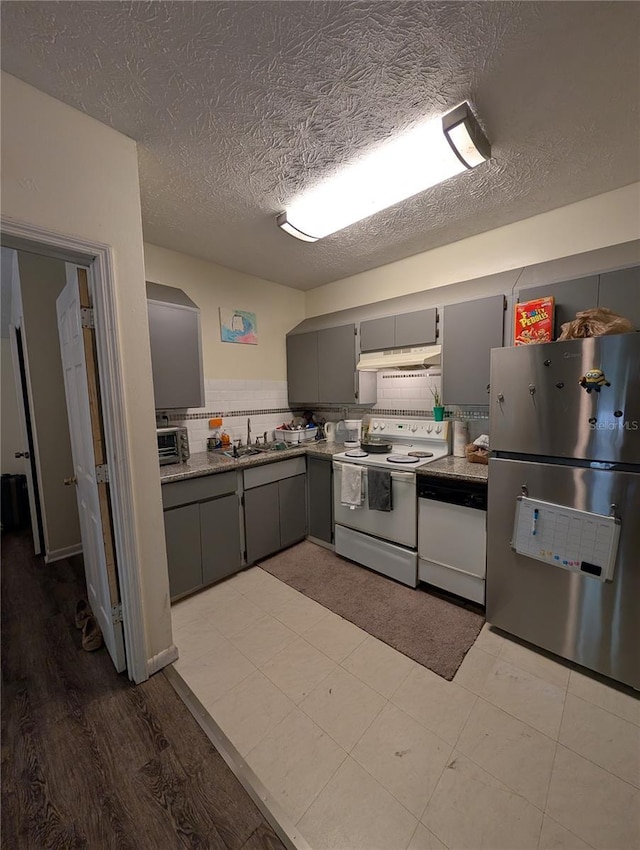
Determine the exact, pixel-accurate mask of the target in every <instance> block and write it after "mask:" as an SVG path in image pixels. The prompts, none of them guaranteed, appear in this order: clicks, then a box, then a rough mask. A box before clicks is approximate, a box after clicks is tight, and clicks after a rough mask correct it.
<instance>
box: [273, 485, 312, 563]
mask: <svg viewBox="0 0 640 850" xmlns="http://www.w3.org/2000/svg"><path fill="white" fill-rule="evenodd" d="M278 500H279V508H280V548H281V549H284V548H285V547H286V546H291V544H292V543H297V542H298V541H299V540H303V539H304V538H305V537H306V534H307V476H306V475H296V476H295V477H294V478H285V479H283V480H282V481H278Z"/></svg>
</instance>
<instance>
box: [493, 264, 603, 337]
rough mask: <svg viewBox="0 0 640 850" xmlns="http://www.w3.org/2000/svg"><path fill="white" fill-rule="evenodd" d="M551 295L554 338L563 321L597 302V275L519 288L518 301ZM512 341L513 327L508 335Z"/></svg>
mask: <svg viewBox="0 0 640 850" xmlns="http://www.w3.org/2000/svg"><path fill="white" fill-rule="evenodd" d="M547 295H553V297H554V298H555V300H556V303H555V322H554V339H557V338H558V337H559V336H560V333H561V330H560V328H561V326H562V325H563V324H564V322H571V321H572V320H573V319H575V317H576V313H577V312H578V311H579V310H588V309H589V308H590V307H596V306H597V304H598V275H592V276H590V277H580V278H577V279H576V280H563V281H562V282H561V283H551V284H548V285H547V284H543V285H542V286H530V287H528V288H527V289H521V290H520V292H519V293H518V300H519V301H530V300H531V299H532V298H545V297H546V296H547ZM509 342H510V343H512V342H513V329H511V333H510V336H509Z"/></svg>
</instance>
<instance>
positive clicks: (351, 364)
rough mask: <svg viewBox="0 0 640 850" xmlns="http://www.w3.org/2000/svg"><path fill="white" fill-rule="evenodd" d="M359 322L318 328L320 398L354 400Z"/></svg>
mask: <svg viewBox="0 0 640 850" xmlns="http://www.w3.org/2000/svg"><path fill="white" fill-rule="evenodd" d="M355 332H356V326H355V325H354V324H351V325H340V326H338V327H336V328H325V329H324V330H321V331H318V390H319V392H318V401H319V402H321V403H329V404H331V403H336V404H355V402H356V397H355V371H356V336H355Z"/></svg>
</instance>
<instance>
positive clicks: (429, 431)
mask: <svg viewBox="0 0 640 850" xmlns="http://www.w3.org/2000/svg"><path fill="white" fill-rule="evenodd" d="M432 430H433V425H427V434H430V433H431V431H432Z"/></svg>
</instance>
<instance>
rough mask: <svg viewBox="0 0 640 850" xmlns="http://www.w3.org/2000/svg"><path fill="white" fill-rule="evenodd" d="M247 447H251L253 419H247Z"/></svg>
mask: <svg viewBox="0 0 640 850" xmlns="http://www.w3.org/2000/svg"><path fill="white" fill-rule="evenodd" d="M247 445H248V446H250V445H251V417H248V418H247Z"/></svg>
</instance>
